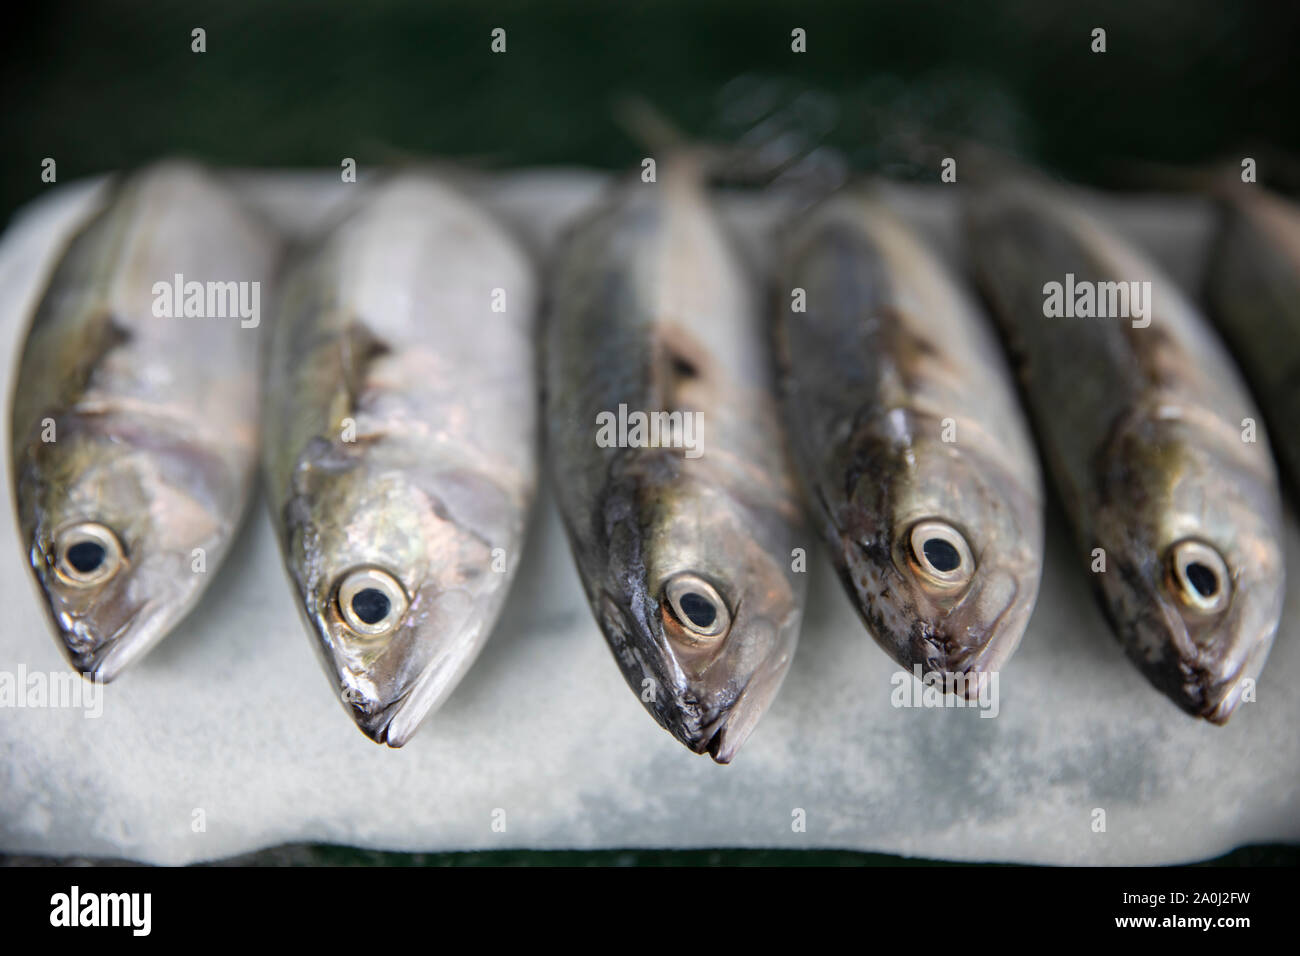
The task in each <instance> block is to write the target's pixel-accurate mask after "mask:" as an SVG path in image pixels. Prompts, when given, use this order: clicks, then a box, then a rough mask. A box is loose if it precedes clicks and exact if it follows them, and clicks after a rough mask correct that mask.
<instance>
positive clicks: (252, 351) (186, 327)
mask: <svg viewBox="0 0 1300 956" xmlns="http://www.w3.org/2000/svg"><path fill="white" fill-rule="evenodd" d="M279 249H280V243H279V239H278V237H277V236H276V235H275V234H274V233H273V232H272V231H271V230H270V229H268V228H267V227H265V226H264V225H263V224H262V223H261V222H260V221H258V220H257V219H256V218H255V217H253V216H251V215H250V214H249V213H248V212H247V211H246V210H245V209H243V208H242V207H241V205H240V204H239V202H238V201H237V200H236V199H235V197H234V196H233V194H231V193H230V192H228V191H227V190H226V189H225V187H224V186H223V185H222V184H221V183H219V182H218V181H217V180H216V179H214V178H213V177H212V176H211V175H210V174H209V173H207V172H206V171H204V170H203V169H202V168H201V167H199V166H197V165H194V164H192V163H188V162H181V161H175V160H173V161H166V162H161V163H158V164H155V165H153V166H149V167H146V168H144V169H142V170H140V171H138V172H136V173H134V174H132V175H130V176H127V177H126V178H125V179H124V180H122V181H120V182H118V183H116V184H115V185H114V186H113V187H111V188H110V189H109V190H108V192H107V195H106V198H105V199H104V202H103V205H102V206H101V207H100V208H99V209H98V210H97V212H96V213H95V214H94V215H93V216H92V218H91V219H90V220H89V221H88V222H87V223H86V225H85V226H84V227H83V228H82V229H81V230H80V231H79V232H78V233H77V234H76V235H75V236H74V237H73V239H72V240H71V242H70V243H69V245H68V247H67V250H66V251H65V252H64V254H63V257H62V259H61V260H60V261H59V263H58V265H57V266H56V267H55V270H54V272H53V275H52V277H51V279H50V283H49V286H48V288H47V290H46V292H45V294H44V297H43V299H42V300H41V302H40V304H39V306H38V307H37V310H36V312H35V314H34V316H33V319H32V324H31V326H30V328H29V330H28V332H27V337H26V340H25V342H24V343H23V346H22V354H21V359H20V363H19V368H18V374H17V377H16V382H15V386H14V392H13V395H12V402H11V417H10V443H11V444H10V450H11V458H10V464H11V469H12V475H13V485H14V495H15V507H16V511H17V517H18V526H19V530H20V534H21V536H22V543H23V547H24V549H25V551H26V552H27V554H28V557H29V564H30V566H31V569H32V571H33V573H34V575H35V578H36V582H37V585H38V588H39V590H40V593H41V595H42V598H43V600H42V604H43V606H44V607H45V609H46V611H47V613H48V615H49V618H50V621H51V623H52V626H53V628H54V631H55V633H56V636H58V637H59V639H60V643H61V645H62V647H63V650H64V652H65V655H66V656H67V658H68V660H69V661H70V663H71V664H72V665H73V666H74V667H75V668H77V669H78V670H79V671H81V672H82V673H83V674H84V675H86V676H87V677H95V678H98V679H101V680H104V681H109V680H112V679H114V678H115V677H116V676H118V675H119V674H120V673H121V672H122V670H123V669H124V668H126V667H127V666H128V665H129V664H130V663H131V662H133V661H134V660H136V659H137V658H139V657H141V656H142V655H143V654H144V653H145V652H146V651H148V650H149V649H150V648H151V647H153V646H154V645H155V644H156V643H157V642H158V641H159V640H161V639H162V638H163V637H164V636H166V634H167V633H169V632H170V631H171V630H172V629H173V628H174V627H175V625H176V624H177V623H178V622H179V621H180V620H181V619H182V618H184V617H185V615H186V614H187V613H188V612H189V611H190V610H191V609H192V608H193V606H194V605H195V604H196V603H197V602H198V601H199V598H200V596H201V595H202V593H203V591H204V588H205V587H206V586H207V584H208V582H209V581H210V580H211V579H212V577H213V574H214V572H215V571H216V569H217V568H218V567H219V566H220V564H221V562H222V559H223V558H224V556H225V554H226V551H227V549H228V548H229V545H230V543H231V540H232V538H233V536H234V534H235V531H236V530H237V527H238V524H239V522H240V519H241V516H242V515H243V513H244V510H245V506H246V504H247V501H248V498H249V494H250V489H251V487H252V481H253V474H254V471H255V464H256V451H257V438H256V434H257V417H258V355H259V350H260V343H261V330H260V318H259V322H258V323H257V325H256V326H251V325H250V327H244V322H243V321H242V320H241V318H240V317H239V316H237V315H235V316H230V317H225V318H221V317H205V318H198V317H188V318H187V317H170V316H165V315H155V314H154V304H155V299H156V296H155V292H154V285H155V283H165V284H167V285H169V286H170V284H171V283H173V281H174V279H175V276H176V274H178V273H179V274H181V275H183V276H184V281H185V282H186V283H189V282H191V281H197V282H201V283H208V282H223V283H224V282H255V283H260V287H259V288H260V291H261V292H269V290H270V286H271V280H272V278H273V275H274V270H275V268H276V264H277V260H278V256H279ZM169 297H170V295H169ZM260 297H261V296H260V293H259V299H260ZM214 304H215V303H214ZM49 422H52V423H53V437H54V440H53V441H45V440H43V438H44V437H46V436H47V435H48V434H49V433H48V432H47V431H46V425H47V424H48V423H49ZM78 546H81V547H83V548H85V547H90V548H92V551H91V552H90V555H91V557H90V558H89V559H88V560H84V561H83V562H82V564H83V566H84V568H90V570H89V572H88V576H78V575H76V574H74V573H73V572H74V571H75V570H76V569H75V568H73V567H72V566H71V565H69V563H68V562H69V561H70V557H69V556H70V555H71V554H73V553H75V549H76V548H77V547H78ZM94 549H97V550H94ZM196 549H202V558H201V559H200V558H199V557H197V552H196ZM92 565H94V566H93V567H92ZM70 569H71V570H70Z"/></svg>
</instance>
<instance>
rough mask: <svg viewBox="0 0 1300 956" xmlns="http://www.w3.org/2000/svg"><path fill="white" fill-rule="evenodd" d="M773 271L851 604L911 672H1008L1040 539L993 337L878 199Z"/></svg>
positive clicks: (815, 473) (816, 478) (821, 223)
mask: <svg viewBox="0 0 1300 956" xmlns="http://www.w3.org/2000/svg"><path fill="white" fill-rule="evenodd" d="M778 263H779V264H778V268H777V271H778V277H779V278H778V281H777V285H776V289H775V299H774V309H775V334H776V339H777V350H776V351H777V356H778V361H779V364H780V368H781V386H782V389H781V391H782V400H783V405H784V410H785V417H786V422H787V427H788V430H789V433H790V435H791V439H792V442H793V444H794V449H795V459H796V461H797V463H798V465H799V472H800V475H801V476H802V479H803V483H804V487H805V490H806V492H807V498H808V501H809V506H810V509H811V511H812V512H813V514H814V515H815V516H816V517H817V521H818V524H819V526H820V528H821V531H822V536H823V538H824V539H825V540H826V542H827V544H828V546H829V548H830V553H831V558H832V561H833V563H834V564H835V566H836V569H837V571H838V573H839V575H840V578H841V580H842V581H843V583H844V586H845V589H846V591H847V592H848V594H849V597H850V599H851V600H852V601H853V604H854V606H855V607H856V608H857V609H858V612H859V614H860V615H861V616H862V618H863V620H864V623H865V624H866V625H867V628H868V630H869V631H870V632H871V634H872V636H873V637H874V638H875V639H876V641H877V642H878V643H879V644H880V646H881V647H882V648H883V649H884V650H885V651H886V652H887V653H888V654H889V655H890V656H891V657H892V658H893V659H894V660H896V661H897V662H898V663H899V664H901V665H903V666H904V667H907V668H908V669H911V668H912V667H913V666H920V667H921V668H922V669H923V670H924V671H926V672H930V671H935V672H940V673H943V674H947V675H952V676H955V675H978V674H980V673H989V672H996V671H998V670H999V669H1000V668H1001V667H1002V666H1003V665H1004V664H1005V663H1006V661H1007V660H1008V659H1009V658H1010V656H1011V654H1012V652H1013V651H1014V650H1015V648H1016V646H1017V645H1018V643H1019V641H1020V639H1021V636H1022V635H1023V633H1024V629H1025V625H1026V623H1027V621H1028V618H1029V615H1030V613H1031V611H1032V609H1033V606H1034V602H1035V599H1036V596H1037V593H1038V585H1039V579H1040V576H1041V572H1042V549H1043V529H1042V495H1041V480H1040V477H1039V473H1038V465H1037V459H1036V457H1035V454H1034V451H1033V448H1032V444H1031V442H1030V439H1029V435H1028V428H1027V425H1026V424H1025V422H1024V418H1023V416H1022V414H1021V413H1020V410H1019V408H1018V406H1017V402H1016V398H1015V395H1014V390H1013V386H1012V384H1011V381H1010V375H1009V371H1008V370H1007V368H1006V366H1005V363H1004V362H1003V360H1002V357H1001V355H1000V353H999V351H998V348H997V345H996V341H995V339H994V337H993V335H992V331H991V329H990V328H989V327H988V325H987V322H986V320H985V318H984V317H983V316H982V315H981V314H980V313H979V311H978V309H977V307H976V306H975V304H974V302H973V301H972V300H971V297H970V296H969V295H968V294H966V293H965V291H964V290H963V289H962V288H961V287H960V286H959V284H958V282H957V280H956V279H955V277H954V276H953V275H951V274H950V273H949V271H948V270H947V269H946V268H945V267H944V265H943V264H942V262H941V261H940V260H939V259H938V258H937V257H936V256H935V255H934V254H933V253H931V252H930V251H929V250H928V249H927V248H926V247H925V245H924V244H923V243H922V242H921V241H920V240H919V239H917V238H916V237H915V236H913V235H912V233H911V232H910V230H909V229H908V227H907V226H906V225H905V224H904V223H903V222H902V221H901V220H900V219H899V218H898V217H897V216H895V215H894V214H893V213H892V212H891V211H890V210H889V208H888V207H887V206H886V205H885V204H884V203H883V201H882V200H881V199H880V198H879V197H878V195H876V194H875V193H873V192H872V191H871V190H870V189H868V188H858V189H854V190H848V191H845V192H842V193H839V194H837V195H835V196H832V197H831V198H829V199H827V200H825V201H824V202H822V203H821V204H820V205H818V206H816V207H814V208H813V209H812V210H810V211H809V212H808V213H806V214H805V215H804V216H803V217H802V218H801V219H800V220H799V221H798V222H796V223H795V224H794V225H793V226H792V227H791V229H790V230H789V232H788V233H787V235H786V236H785V237H784V241H783V242H782V244H781V251H780V253H779V256H778ZM796 290H798V291H801V292H802V293H803V308H802V309H798V308H796V299H795V298H794V296H795V294H796ZM950 428H951V429H952V430H953V432H952V434H951V436H949V437H950V438H951V439H952V440H945V433H946V432H947V430H948V429H950ZM927 528H935V529H937V534H938V535H940V536H939V537H929V538H927V537H926V535H925V529H927ZM916 534H920V535H921V539H923V540H922V541H921V545H922V546H921V547H919V548H918V547H916V546H915V542H913V540H912V539H913V536H914V535H916ZM927 549H928V550H927ZM965 552H969V553H965ZM928 555H935V556H942V557H943V560H945V561H949V562H952V567H949V568H947V569H942V570H941V569H939V568H937V566H935V565H934V564H933V562H932V561H931V559H930V558H929V557H928ZM927 562H928V563H927ZM932 571H933V572H940V575H939V576H936V574H935V573H931V572H932ZM942 574H947V575H949V577H947V578H944V577H942ZM965 686H966V688H967V691H968V692H969V691H970V690H972V689H976V688H977V687H978V684H976V683H974V682H971V681H968V682H967V683H966V685H965Z"/></svg>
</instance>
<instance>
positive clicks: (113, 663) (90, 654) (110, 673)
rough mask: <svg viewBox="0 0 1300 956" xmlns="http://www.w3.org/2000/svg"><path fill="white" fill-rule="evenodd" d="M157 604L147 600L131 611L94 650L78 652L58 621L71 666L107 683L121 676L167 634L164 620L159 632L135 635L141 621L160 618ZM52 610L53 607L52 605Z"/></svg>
mask: <svg viewBox="0 0 1300 956" xmlns="http://www.w3.org/2000/svg"><path fill="white" fill-rule="evenodd" d="M157 607H158V604H157V602H155V601H146V602H145V603H143V604H141V605H140V606H139V607H138V608H136V609H135V610H134V611H132V612H131V615H130V616H129V617H128V618H127V619H126V620H125V621H123V622H122V623H121V624H120V625H118V628H117V630H115V631H114V632H113V633H112V634H110V635H109V636H108V637H106V638H103V639H102V640H99V641H96V642H95V644H94V646H93V648H92V649H88V650H84V651H78V650H77V649H76V648H75V647H74V646H73V642H72V641H70V640H69V637H70V631H69V629H68V628H66V627H64V626H63V625H62V624H61V623H59V622H58V620H57V618H56V620H55V627H56V628H57V629H58V632H59V639H60V643H61V644H62V645H63V649H64V651H65V653H66V654H67V657H68V659H69V661H70V662H71V663H72V666H73V667H74V668H75V669H76V670H77V671H78V672H79V673H80V674H81V676H82V677H84V678H86V679H87V680H91V681H99V682H100V683H104V684H108V683H110V682H112V681H113V680H115V679H116V678H118V677H119V676H121V674H122V672H123V671H124V670H126V668H127V667H128V666H129V665H130V664H131V663H133V662H134V661H135V660H136V659H137V658H139V657H141V656H143V655H144V653H145V652H147V651H148V650H149V649H150V648H152V647H153V645H154V644H156V643H157V641H158V638H159V637H161V635H162V634H164V633H166V630H167V629H166V627H165V623H166V622H164V623H163V625H159V626H158V627H157V628H156V630H157V634H156V635H147V634H146V635H145V636H144V637H142V638H141V637H139V632H136V633H135V634H132V633H131V631H132V629H133V628H134V627H135V626H136V624H137V623H138V622H140V621H142V620H143V621H145V622H150V623H152V622H154V621H156V620H158V618H157V616H156V615H155V614H153V613H152V612H153V611H154V610H155V609H156V608H157ZM51 610H53V609H52V608H51Z"/></svg>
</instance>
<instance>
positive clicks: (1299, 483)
mask: <svg viewBox="0 0 1300 956" xmlns="http://www.w3.org/2000/svg"><path fill="white" fill-rule="evenodd" d="M1236 190H1239V191H1236ZM1222 213H1223V223H1222V229H1221V230H1220V232H1219V235H1218V237H1217V241H1216V245H1215V249H1214V251H1213V253H1212V254H1211V257H1210V262H1209V275H1208V282H1207V291H1208V295H1209V300H1210V306H1211V308H1210V314H1211V316H1212V317H1213V318H1214V320H1215V321H1216V323H1217V324H1218V326H1219V328H1220V330H1221V331H1222V332H1223V334H1224V337H1225V338H1226V339H1227V341H1228V344H1229V346H1230V347H1231V348H1232V350H1233V353H1234V354H1235V355H1236V356H1237V358H1238V360H1239V361H1240V362H1241V364H1242V368H1243V370H1244V371H1245V373H1246V377H1247V379H1249V381H1250V384H1251V387H1252V389H1253V390H1254V392H1255V395H1256V397H1257V398H1258V399H1259V402H1260V404H1261V405H1262V406H1263V410H1264V414H1265V416H1266V417H1267V418H1268V421H1269V428H1270V433H1271V435H1272V438H1273V444H1274V447H1275V449H1276V450H1277V453H1278V458H1279V459H1280V460H1281V463H1282V466H1283V468H1282V470H1283V472H1284V473H1285V474H1286V477H1287V478H1288V479H1289V481H1290V483H1291V486H1292V487H1293V488H1294V489H1296V490H1297V491H1298V492H1300V434H1298V433H1297V431H1296V428H1295V423H1296V422H1300V207H1297V206H1296V205H1294V204H1293V203H1290V202H1288V201H1287V200H1285V199H1283V198H1281V197H1280V196H1276V195H1273V194H1272V193H1268V192H1265V191H1264V190H1263V189H1262V187H1259V186H1256V185H1240V184H1239V185H1237V186H1236V187H1234V194H1233V195H1232V196H1231V198H1229V199H1228V200H1227V201H1226V202H1225V203H1224V206H1223V210H1222Z"/></svg>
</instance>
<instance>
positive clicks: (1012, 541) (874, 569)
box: [835, 411, 1043, 694]
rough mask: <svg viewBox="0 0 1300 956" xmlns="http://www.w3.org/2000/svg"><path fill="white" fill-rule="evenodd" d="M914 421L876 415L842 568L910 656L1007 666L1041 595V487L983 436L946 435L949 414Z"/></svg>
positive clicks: (860, 457) (973, 669)
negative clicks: (942, 423) (944, 418)
mask: <svg viewBox="0 0 1300 956" xmlns="http://www.w3.org/2000/svg"><path fill="white" fill-rule="evenodd" d="M903 414H904V413H903V412H901V411H900V412H895V413H893V417H894V418H897V417H898V416H901V415H903ZM888 417H889V416H886V418H888ZM882 424H883V425H884V427H883V428H882V427H881V425H882ZM903 424H904V423H901V422H893V423H892V424H891V423H890V422H888V421H885V422H883V423H882V422H876V423H871V424H868V425H867V426H865V427H864V428H862V429H860V431H859V434H858V436H857V437H856V438H855V439H854V442H853V445H854V447H856V448H857V449H858V453H857V455H856V458H855V460H856V467H855V468H854V469H853V471H851V472H850V477H849V487H848V497H847V499H846V501H845V502H844V504H843V505H842V506H841V508H840V509H839V515H838V518H837V519H836V520H835V524H836V530H837V532H838V534H839V537H840V541H841V548H842V558H841V561H840V562H837V563H838V564H839V566H840V568H841V574H842V576H843V577H844V578H845V579H846V582H847V583H848V585H849V586H850V588H851V590H852V592H853V593H854V594H855V595H856V598H857V603H858V607H859V610H860V611H861V613H862V615H863V617H864V619H865V620H866V622H867V624H868V626H869V627H870V629H871V631H872V633H873V635H874V636H875V638H876V640H877V641H878V642H879V643H880V644H881V646H882V647H883V648H884V649H885V650H886V651H887V652H888V653H889V654H890V656H891V657H893V658H894V660H896V661H897V662H898V663H900V664H902V665H903V666H904V667H906V668H909V669H911V668H913V667H915V666H916V665H920V666H921V668H922V670H923V672H925V673H930V672H938V673H942V674H945V675H951V676H956V675H978V674H983V673H993V672H996V671H997V670H999V669H1000V668H1001V666H1002V665H1003V664H1004V663H1005V662H1006V660H1007V659H1008V658H1009V657H1010V656H1011V654H1012V652H1013V651H1014V650H1015V648H1016V646H1017V645H1018V644H1019V642H1020V638H1021V637H1022V636H1023V634H1024V631H1025V626H1026V624H1027V623H1028V620H1029V616H1030V614H1031V612H1032V611H1033V607H1034V603H1035V600H1036V599H1037V595H1038V585H1039V579H1040V577H1041V574H1042V548H1043V527H1042V520H1043V519H1042V494H1041V490H1040V488H1039V487H1038V485H1037V484H1036V483H1035V484H1034V485H1033V486H1030V487H1026V485H1025V482H1024V478H1023V477H1022V476H1020V475H1018V474H1017V473H1016V472H1014V471H1013V470H1012V469H1011V468H1009V467H1008V466H1006V465H1004V464H1003V463H1001V462H1000V461H997V460H994V459H992V458H990V457H988V456H987V455H986V453H984V452H983V451H982V450H981V448H980V445H979V443H976V442H971V441H964V442H956V441H954V442H944V441H941V440H940V429H939V427H938V423H937V422H936V423H935V427H934V428H933V429H932V430H933V432H934V436H935V437H934V439H933V440H931V439H930V438H928V437H924V438H922V437H918V436H919V435H920V433H921V431H922V430H920V429H915V428H911V427H905V428H903V431H900V430H899V429H900V427H903ZM899 434H910V435H911V436H912V437H911V439H909V440H908V441H906V442H902V441H898V440H897V438H896V436H897V435H899ZM954 686H955V685H954ZM964 686H965V688H966V692H967V693H968V694H969V693H974V692H975V691H977V689H978V685H977V684H976V683H974V682H969V683H966V684H965V685H964Z"/></svg>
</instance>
